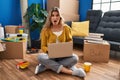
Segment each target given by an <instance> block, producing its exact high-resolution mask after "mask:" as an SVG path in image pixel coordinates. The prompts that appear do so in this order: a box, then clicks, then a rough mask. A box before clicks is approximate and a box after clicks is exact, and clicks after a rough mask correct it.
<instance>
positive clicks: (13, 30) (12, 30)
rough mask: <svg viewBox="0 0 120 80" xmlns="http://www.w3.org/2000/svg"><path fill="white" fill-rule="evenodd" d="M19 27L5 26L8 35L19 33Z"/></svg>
mask: <svg viewBox="0 0 120 80" xmlns="http://www.w3.org/2000/svg"><path fill="white" fill-rule="evenodd" d="M18 31H19V27H18V26H16V25H7V26H5V32H6V33H18Z"/></svg>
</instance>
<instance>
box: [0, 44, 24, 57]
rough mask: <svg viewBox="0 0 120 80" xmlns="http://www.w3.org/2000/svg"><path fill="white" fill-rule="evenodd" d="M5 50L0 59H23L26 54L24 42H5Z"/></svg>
mask: <svg viewBox="0 0 120 80" xmlns="http://www.w3.org/2000/svg"><path fill="white" fill-rule="evenodd" d="M5 44H6V50H5V51H4V52H3V53H2V54H0V59H23V58H24V56H25V54H26V42H5Z"/></svg>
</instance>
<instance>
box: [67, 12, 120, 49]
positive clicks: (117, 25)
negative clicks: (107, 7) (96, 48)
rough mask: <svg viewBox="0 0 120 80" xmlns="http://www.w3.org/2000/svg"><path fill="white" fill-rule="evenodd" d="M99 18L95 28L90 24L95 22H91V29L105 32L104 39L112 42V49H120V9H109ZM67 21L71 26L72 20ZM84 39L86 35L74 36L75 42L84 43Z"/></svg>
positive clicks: (96, 31)
mask: <svg viewBox="0 0 120 80" xmlns="http://www.w3.org/2000/svg"><path fill="white" fill-rule="evenodd" d="M94 15H95V14H94ZM100 15H101V11H100ZM98 19H99V20H98V23H97V22H95V23H96V24H97V25H96V26H94V27H95V28H91V26H90V25H91V24H94V23H93V22H90V25H89V27H90V28H89V31H90V32H94V33H103V34H104V36H103V39H104V40H107V41H108V42H109V43H110V49H111V50H114V51H120V37H119V36H120V10H114V11H107V12H105V13H104V15H103V16H102V17H99V18H98ZM88 20H90V18H89V19H88ZM94 20H95V19H94ZM90 21H91V20H90ZM95 21H96V20H95ZM66 23H67V24H68V25H69V26H71V22H66ZM91 29H92V30H91ZM84 39H85V38H84V37H79V36H73V43H74V44H80V45H83V44H84Z"/></svg>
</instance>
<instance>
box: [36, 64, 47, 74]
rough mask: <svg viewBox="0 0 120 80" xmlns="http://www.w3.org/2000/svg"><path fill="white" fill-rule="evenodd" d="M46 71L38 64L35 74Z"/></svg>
mask: <svg viewBox="0 0 120 80" xmlns="http://www.w3.org/2000/svg"><path fill="white" fill-rule="evenodd" d="M45 70H46V67H45V66H44V65H42V64H38V65H37V66H36V69H35V74H38V73H41V72H43V71H45Z"/></svg>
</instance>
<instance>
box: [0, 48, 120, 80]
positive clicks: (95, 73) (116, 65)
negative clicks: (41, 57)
mask: <svg viewBox="0 0 120 80" xmlns="http://www.w3.org/2000/svg"><path fill="white" fill-rule="evenodd" d="M74 52H75V53H77V54H78V55H79V57H80V61H79V62H78V64H76V66H77V67H82V66H83V62H84V61H83V60H82V51H81V50H74ZM37 55H38V54H37V53H36V54H27V55H26V57H25V59H9V60H7V59H3V60H0V80H83V79H82V78H79V77H75V76H71V75H67V74H62V73H61V74H57V73H55V72H53V71H50V70H47V71H45V72H43V73H40V74H38V75H35V74H34V70H35V66H36V65H37V63H38V61H37V58H36V56H37ZM119 58H120V57H119ZM119 58H117V59H116V57H114V58H110V60H109V62H108V63H92V68H91V71H90V72H89V73H87V76H86V77H85V80H120V73H119V71H120V59H119ZM21 61H29V62H30V66H29V67H28V68H27V69H25V70H20V69H17V68H16V64H17V63H19V62H21Z"/></svg>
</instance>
